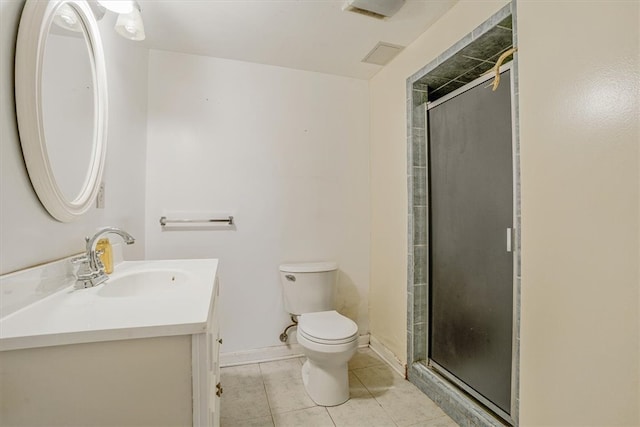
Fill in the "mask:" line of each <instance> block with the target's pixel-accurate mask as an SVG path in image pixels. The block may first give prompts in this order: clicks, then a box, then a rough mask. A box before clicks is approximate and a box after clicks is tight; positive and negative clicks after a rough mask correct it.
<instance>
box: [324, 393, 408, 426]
mask: <svg viewBox="0 0 640 427" xmlns="http://www.w3.org/2000/svg"><path fill="white" fill-rule="evenodd" d="M327 411H329V415H331V418H332V419H333V422H334V423H335V425H336V426H337V427H390V426H395V425H396V424H395V423H394V422H393V420H392V419H391V417H390V416H389V415H387V413H386V412H385V411H384V409H382V407H381V406H380V405H379V404H378V402H376V400H375V399H372V398H362V397H360V398H359V397H355V398H351V399H349V400H348V401H347V402H345V403H343V404H342V405H338V406H332V407H329V408H327Z"/></svg>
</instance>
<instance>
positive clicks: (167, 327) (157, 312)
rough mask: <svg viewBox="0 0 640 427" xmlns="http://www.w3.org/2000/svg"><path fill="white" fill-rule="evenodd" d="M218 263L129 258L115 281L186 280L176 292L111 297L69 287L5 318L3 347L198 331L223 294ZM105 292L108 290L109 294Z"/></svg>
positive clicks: (1, 322) (1, 336)
mask: <svg viewBox="0 0 640 427" xmlns="http://www.w3.org/2000/svg"><path fill="white" fill-rule="evenodd" d="M217 269H218V261H217V260H215V259H202V260H168V261H164V260H163V261H125V262H123V263H120V264H118V265H117V266H116V268H115V271H114V273H113V274H111V275H110V281H115V280H116V279H118V278H119V277H123V276H126V275H128V274H132V273H138V272H143V271H167V270H175V271H178V272H180V273H184V274H183V275H182V276H183V277H186V280H185V282H184V283H182V284H178V285H176V286H175V288H173V289H171V290H170V291H162V292H151V293H149V294H143V295H137V296H121V297H112V296H111V297H107V296H102V294H101V293H100V291H101V289H103V288H104V287H107V286H109V281H107V282H106V283H103V284H101V285H98V286H95V287H93V288H89V289H79V290H76V289H74V288H73V286H68V287H65V288H63V289H61V290H59V291H57V292H55V293H53V294H51V295H48V296H46V297H45V298H43V299H40V300H38V301H37V302H35V303H33V304H30V305H27V306H26V307H23V308H21V309H19V310H17V311H15V312H13V313H11V314H8V315H7V316H5V317H3V318H1V319H0V351H5V350H17V349H24V348H33V347H47V346H54V345H65V344H78V343H87V342H97V341H112V340H122V339H133V338H150V337H158V336H170V335H185V334H197V333H201V332H204V331H206V328H207V321H208V319H209V315H210V311H211V307H212V305H213V301H214V300H213V298H215V297H217V293H218V290H217V280H215V278H216V276H217ZM103 293H104V292H103Z"/></svg>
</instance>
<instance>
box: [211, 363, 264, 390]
mask: <svg viewBox="0 0 640 427" xmlns="http://www.w3.org/2000/svg"><path fill="white" fill-rule="evenodd" d="M220 382H221V383H222V386H223V387H224V389H225V390H230V389H232V388H251V387H256V386H261V385H262V373H261V372H260V366H259V365H258V364H257V363H255V364H252V365H241V366H230V367H227V368H222V369H220Z"/></svg>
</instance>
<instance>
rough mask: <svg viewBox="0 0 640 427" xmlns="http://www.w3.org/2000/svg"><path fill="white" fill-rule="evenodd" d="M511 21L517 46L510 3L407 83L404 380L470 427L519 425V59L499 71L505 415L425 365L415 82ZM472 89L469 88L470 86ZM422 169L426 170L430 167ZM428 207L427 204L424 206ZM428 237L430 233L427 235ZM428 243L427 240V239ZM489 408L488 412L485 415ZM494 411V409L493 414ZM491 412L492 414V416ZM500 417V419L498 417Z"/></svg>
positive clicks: (423, 127) (424, 260)
mask: <svg viewBox="0 0 640 427" xmlns="http://www.w3.org/2000/svg"><path fill="white" fill-rule="evenodd" d="M509 15H511V16H512V18H513V44H514V46H515V45H516V19H515V18H516V17H515V4H514V3H510V4H508V5H506V6H505V7H503V8H502V9H501V10H500V11H498V12H497V13H496V14H494V15H493V16H492V17H491V18H489V19H488V20H487V21H485V22H484V23H483V24H481V25H480V26H479V27H478V28H476V29H475V30H474V31H473V32H472V33H470V34H469V35H468V36H467V37H465V38H464V39H462V40H461V41H460V42H458V43H457V44H456V45H454V46H453V47H451V48H450V49H449V50H447V51H446V52H445V53H443V54H442V55H440V57H438V59H436V60H435V61H433V62H431V63H429V64H427V66H425V67H424V68H422V69H421V70H419V71H418V72H417V73H415V74H414V75H413V76H411V77H409V79H407V115H408V118H407V133H408V135H407V137H408V139H407V161H408V169H407V170H408V196H409V197H408V199H409V212H408V236H407V237H408V251H409V254H408V272H407V273H408V274H407V282H408V283H407V285H408V289H407V291H408V292H407V311H408V312H407V377H408V379H409V380H410V381H411V382H412V383H414V384H415V385H416V386H418V388H420V389H421V390H422V391H423V392H424V393H425V394H427V395H428V396H429V397H430V398H431V399H432V400H434V401H435V402H436V403H437V404H438V405H439V406H440V407H441V408H442V409H443V410H444V411H445V412H446V413H447V414H449V415H450V416H451V417H452V418H453V419H454V420H456V421H457V422H458V423H466V422H469V421H471V422H472V423H473V425H482V426H500V425H504V423H505V421H506V422H508V423H509V424H511V425H515V426H517V425H518V423H519V421H518V420H519V361H520V345H519V343H520V285H521V279H520V278H521V263H520V259H521V255H520V248H521V244H520V241H521V217H520V145H519V126H518V117H519V111H518V60H517V55H516V56H515V57H514V60H513V61H512V62H510V63H508V64H505V66H503V67H501V69H500V72H503V71H506V70H507V69H509V70H510V71H511V73H510V74H511V78H510V86H511V87H510V91H511V131H512V172H513V246H512V247H513V321H512V328H513V329H512V361H511V372H512V375H511V411H510V414H506V413H504V412H503V411H500V410H499V408H496V407H495V406H491V405H487V404H486V401H483V402H482V404H480V403H479V401H480V400H481V399H477V397H478V396H477V395H474V393H473V390H469V389H468V388H465V387H464V386H462V385H461V384H459V382H458V381H455V380H454V379H452V378H447V376H446V374H443V372H441V371H440V370H437V368H434V366H432V365H431V364H430V363H429V358H428V355H429V348H428V346H429V341H430V339H429V336H428V334H429V325H428V319H429V286H430V285H429V274H428V271H429V268H430V266H429V247H428V244H426V245H424V244H419V242H416V240H415V237H416V235H417V234H418V233H420V232H421V231H422V232H424V231H423V230H420V228H421V227H425V226H427V225H428V224H429V221H430V219H429V209H428V206H427V208H424V207H420V206H419V207H416V206H414V193H415V192H416V191H418V192H420V191H425V190H426V191H427V200H428V188H429V185H428V184H429V183H428V172H427V171H426V170H425V171H419V170H418V169H420V168H416V167H415V165H414V164H413V157H414V154H415V153H417V152H418V151H420V150H426V149H427V147H428V145H427V138H428V123H427V117H426V116H427V109H428V108H430V107H427V102H426V98H427V96H428V92H427V90H426V89H427V88H424V87H421V85H420V84H419V82H418V80H420V79H421V78H423V77H424V76H426V75H427V74H428V73H429V72H431V71H433V70H434V69H436V68H437V66H438V65H439V64H440V63H442V62H444V61H445V60H446V59H447V58H449V57H451V56H453V55H454V54H455V53H457V52H458V51H460V50H462V49H463V48H464V47H466V46H468V45H469V44H471V43H472V41H473V40H474V39H475V38H477V37H478V36H479V35H481V34H483V33H485V32H487V31H489V30H490V29H492V28H493V27H495V26H496V25H497V23H498V22H500V21H501V20H502V19H504V18H505V17H508V16H509ZM492 77H493V75H488V76H483V77H480V78H478V79H476V80H474V81H473V82H471V83H469V84H467V85H465V86H464V87H462V88H460V89H458V90H456V91H454V92H452V93H451V94H448V95H446V96H445V97H443V98H441V99H438V100H436V101H434V103H433V105H434V106H435V105H437V104H439V103H442V102H445V101H446V99H450V98H452V97H454V96H456V95H459V94H460V93H462V92H465V91H466V90H469V89H470V88H471V87H475V86H477V85H478V84H482V83H483V82H486V81H489V80H491V78H492ZM472 85H473V86H472ZM423 169H428V163H427V165H426V166H425V167H423ZM427 204H428V202H427ZM426 233H427V235H428V228H427V231H426ZM427 242H428V239H427ZM487 408H489V409H490V410H487ZM496 409H497V410H496ZM491 411H493V413H492V412H491ZM496 414H498V415H496Z"/></svg>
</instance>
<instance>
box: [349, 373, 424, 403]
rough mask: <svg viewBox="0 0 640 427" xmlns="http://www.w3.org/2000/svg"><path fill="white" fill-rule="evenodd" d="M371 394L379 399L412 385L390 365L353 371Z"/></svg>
mask: <svg viewBox="0 0 640 427" xmlns="http://www.w3.org/2000/svg"><path fill="white" fill-rule="evenodd" d="M351 372H352V373H353V374H354V375H355V376H356V377H358V379H359V380H360V381H361V382H362V384H364V386H365V387H366V388H367V390H369V392H370V393H371V394H372V395H373V396H374V397H378V396H380V395H382V394H385V393H388V392H389V391H390V390H393V389H395V388H409V387H410V386H412V384H411V383H410V382H409V381H407V380H405V379H404V378H402V377H401V376H400V375H398V373H397V372H395V371H394V370H393V369H391V368H390V367H389V366H388V365H379V366H370V367H368V368H360V369H354V370H352V371H351Z"/></svg>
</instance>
